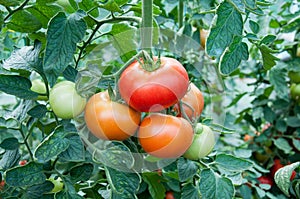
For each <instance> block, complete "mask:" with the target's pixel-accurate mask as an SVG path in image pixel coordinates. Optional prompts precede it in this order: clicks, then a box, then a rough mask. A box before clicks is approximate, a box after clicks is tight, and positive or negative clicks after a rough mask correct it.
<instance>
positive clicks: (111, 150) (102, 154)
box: [93, 142, 134, 171]
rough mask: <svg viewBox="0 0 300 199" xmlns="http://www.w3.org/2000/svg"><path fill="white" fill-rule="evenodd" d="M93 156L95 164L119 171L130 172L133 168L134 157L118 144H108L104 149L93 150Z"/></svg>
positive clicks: (127, 149) (122, 145) (126, 148)
mask: <svg viewBox="0 0 300 199" xmlns="http://www.w3.org/2000/svg"><path fill="white" fill-rule="evenodd" d="M104 144H105V143H104ZM93 156H94V160H95V161H96V162H99V163H102V164H104V165H106V166H109V167H112V168H114V169H118V170H120V171H130V169H131V168H132V167H133V166H134V157H133V156H132V154H131V152H130V150H129V148H128V147H126V146H125V145H124V144H122V143H118V142H114V143H113V144H110V145H109V146H108V147H107V148H106V149H102V150H101V149H95V151H94V154H93Z"/></svg>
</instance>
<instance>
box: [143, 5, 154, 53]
mask: <svg viewBox="0 0 300 199" xmlns="http://www.w3.org/2000/svg"><path fill="white" fill-rule="evenodd" d="M142 5H143V9H142V29H141V42H142V43H141V48H142V49H143V50H149V51H150V50H151V47H152V27H153V25H152V19H153V11H152V6H153V0H143V2H142Z"/></svg>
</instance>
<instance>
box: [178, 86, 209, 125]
mask: <svg viewBox="0 0 300 199" xmlns="http://www.w3.org/2000/svg"><path fill="white" fill-rule="evenodd" d="M181 101H182V102H183V105H182V107H183V110H184V112H185V113H186V115H187V116H188V117H189V118H190V119H191V120H193V119H197V118H199V117H200V115H201V113H202V111H203V108H204V98H203V95H202V92H201V91H200V90H199V89H198V88H197V87H196V86H195V84H193V83H191V84H190V88H189V90H188V92H187V93H186V94H185V96H184V97H183V98H182V99H181ZM174 111H175V112H177V113H178V114H177V116H182V114H181V113H180V109H179V104H178V103H177V104H175V106H174Z"/></svg>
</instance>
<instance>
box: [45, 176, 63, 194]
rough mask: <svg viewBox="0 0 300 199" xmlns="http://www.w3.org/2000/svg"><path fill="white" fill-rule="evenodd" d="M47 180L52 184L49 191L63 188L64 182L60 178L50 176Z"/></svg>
mask: <svg viewBox="0 0 300 199" xmlns="http://www.w3.org/2000/svg"><path fill="white" fill-rule="evenodd" d="M48 180H49V181H50V182H52V183H53V185H54V187H53V189H52V190H51V191H50V192H49V193H57V192H60V191H61V190H62V189H63V187H64V183H63V182H62V180H61V178H59V177H58V178H57V179H54V178H53V177H50V178H49V179H48Z"/></svg>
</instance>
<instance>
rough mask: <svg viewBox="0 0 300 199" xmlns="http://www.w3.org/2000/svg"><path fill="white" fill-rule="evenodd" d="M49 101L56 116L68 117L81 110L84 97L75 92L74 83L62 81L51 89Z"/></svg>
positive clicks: (84, 101) (84, 102)
mask: <svg viewBox="0 0 300 199" xmlns="http://www.w3.org/2000/svg"><path fill="white" fill-rule="evenodd" d="M49 103H50V106H51V108H52V110H53V112H54V113H55V114H56V115H57V116H58V117H60V118H63V119H70V118H74V117H76V116H77V115H79V114H80V113H81V112H82V111H83V109H84V107H85V104H86V99H85V98H83V97H81V96H80V95H79V94H78V93H77V92H76V89H75V83H73V82H70V81H62V82H59V83H57V84H56V85H55V86H54V87H53V88H52V89H51V92H50V94H49Z"/></svg>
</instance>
